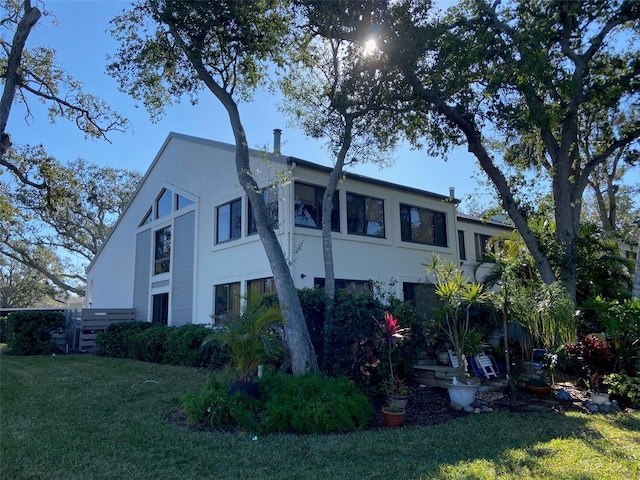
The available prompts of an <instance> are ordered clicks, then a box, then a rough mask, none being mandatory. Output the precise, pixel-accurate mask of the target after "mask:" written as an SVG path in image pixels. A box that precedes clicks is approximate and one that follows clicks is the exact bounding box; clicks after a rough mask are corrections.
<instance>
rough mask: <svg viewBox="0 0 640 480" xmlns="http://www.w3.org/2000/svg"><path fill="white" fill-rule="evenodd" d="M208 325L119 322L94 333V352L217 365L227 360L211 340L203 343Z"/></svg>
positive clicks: (174, 362) (207, 331)
mask: <svg viewBox="0 0 640 480" xmlns="http://www.w3.org/2000/svg"><path fill="white" fill-rule="evenodd" d="M209 335H211V329H209V328H208V327H206V326H205V325H182V326H179V327H168V326H166V325H158V324H155V325H154V324H152V323H149V322H120V323H114V324H112V325H109V326H108V327H107V328H106V330H105V331H104V332H101V333H99V334H98V338H97V339H96V345H97V346H98V353H99V354H100V355H104V356H107V357H115V358H134V359H136V360H141V361H145V362H153V363H168V364H171V365H184V366H187V367H203V368H218V367H221V366H222V365H223V364H224V363H226V362H228V361H229V358H228V357H227V356H226V354H225V351H224V350H223V349H222V348H221V347H220V345H219V344H217V343H215V342H211V343H207V344H206V345H203V342H204V340H205V339H206V337H208V336H209Z"/></svg>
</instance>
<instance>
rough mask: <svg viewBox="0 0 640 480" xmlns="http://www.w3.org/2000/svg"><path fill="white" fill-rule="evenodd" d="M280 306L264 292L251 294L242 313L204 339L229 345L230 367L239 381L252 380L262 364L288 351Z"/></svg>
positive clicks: (229, 318)
mask: <svg viewBox="0 0 640 480" xmlns="http://www.w3.org/2000/svg"><path fill="white" fill-rule="evenodd" d="M282 323H283V320H282V313H281V311H280V308H279V307H278V306H270V305H267V304H265V303H264V302H263V301H262V297H261V296H256V295H248V296H247V297H246V298H245V305H244V306H243V307H242V309H241V311H240V314H239V315H236V316H231V317H228V318H226V319H225V320H224V324H223V325H222V326H221V327H220V328H219V329H218V330H217V331H215V332H214V333H213V334H211V335H210V336H209V337H208V338H207V339H206V340H205V341H204V343H207V342H210V341H218V342H220V344H222V345H225V346H226V347H227V349H228V355H229V358H230V364H229V370H230V371H231V373H232V376H233V378H234V379H235V380H236V381H239V382H251V381H252V380H253V379H254V378H255V377H256V375H257V372H258V366H259V365H262V364H264V363H266V362H268V361H271V360H274V359H276V358H277V357H278V356H279V355H281V354H282V352H283V351H284V349H283V340H282V337H281V335H280V334H279V332H278V331H277V327H278V326H280V325H282Z"/></svg>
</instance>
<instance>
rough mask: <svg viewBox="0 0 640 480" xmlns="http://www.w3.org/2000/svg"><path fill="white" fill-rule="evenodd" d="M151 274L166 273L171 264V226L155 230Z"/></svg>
mask: <svg viewBox="0 0 640 480" xmlns="http://www.w3.org/2000/svg"><path fill="white" fill-rule="evenodd" d="M154 247H155V248H154V267H153V274H154V275H159V274H161V273H167V272H168V271H169V270H170V266H171V226H169V225H167V226H166V227H164V228H161V229H160V230H156V232H155V245H154Z"/></svg>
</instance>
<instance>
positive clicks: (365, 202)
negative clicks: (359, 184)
mask: <svg viewBox="0 0 640 480" xmlns="http://www.w3.org/2000/svg"><path fill="white" fill-rule="evenodd" d="M350 199H353V200H356V199H357V200H358V201H362V205H361V206H359V208H360V209H361V211H362V215H363V218H361V217H359V216H358V217H357V220H356V222H358V223H359V224H361V225H362V230H363V231H360V232H358V231H355V229H353V230H352V228H351V226H352V224H353V223H355V222H352V219H354V218H356V215H353V214H350V212H349V205H351V202H350ZM370 201H375V202H380V204H381V207H382V208H381V215H382V218H381V219H380V220H381V221H378V220H375V219H372V218H371V217H370V215H369V211H370V210H371V208H370V205H369V203H370ZM384 203H385V202H384V199H383V198H377V197H371V196H369V195H361V194H359V193H353V192H347V193H346V209H347V233H348V234H351V235H361V236H365V237H372V238H386V235H387V234H386V232H387V230H386V225H385V216H384ZM374 212H375V210H374ZM370 223H375V224H381V225H382V229H381V233H382V234H381V235H379V234H378V235H376V234H373V233H369V232H368V230H369V224H370Z"/></svg>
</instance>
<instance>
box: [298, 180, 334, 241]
mask: <svg viewBox="0 0 640 480" xmlns="http://www.w3.org/2000/svg"><path fill="white" fill-rule="evenodd" d="M298 186H300V187H306V188H313V189H314V190H313V193H314V204H313V205H311V204H308V203H304V204H303V203H300V202H299V201H298V199H299V196H298V193H297V188H298ZM325 190H326V188H325V187H321V186H318V185H313V184H310V183H304V182H295V184H294V186H293V191H294V193H293V196H294V215H293V217H294V218H293V221H294V225H295V226H296V227H300V228H311V229H313V230H322V197H323V196H324V192H325ZM339 193H340V192H339V190H336V191H335V192H333V209H332V210H331V231H332V232H340V194H339ZM299 206H311V207H312V208H313V209H314V212H315V214H314V215H312V220H313V222H314V224H315V225H308V224H304V223H298V218H300V215H299V214H298V210H299Z"/></svg>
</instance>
